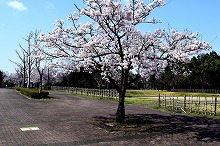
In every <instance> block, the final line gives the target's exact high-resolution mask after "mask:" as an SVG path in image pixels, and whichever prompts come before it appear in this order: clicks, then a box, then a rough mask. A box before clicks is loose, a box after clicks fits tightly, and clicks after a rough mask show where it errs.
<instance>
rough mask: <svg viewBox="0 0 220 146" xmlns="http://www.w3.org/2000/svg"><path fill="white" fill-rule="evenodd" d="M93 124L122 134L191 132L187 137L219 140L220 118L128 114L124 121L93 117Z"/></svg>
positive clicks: (201, 139)
mask: <svg viewBox="0 0 220 146" xmlns="http://www.w3.org/2000/svg"><path fill="white" fill-rule="evenodd" d="M94 120H95V125H97V126H99V127H101V128H104V129H106V130H108V131H110V132H124V134H128V133H129V134H137V133H139V134H141V133H142V134H144V133H145V134H146V133H152V134H153V133H154V134H155V133H157V134H158V135H160V134H179V133H182V134H184V133H188V132H191V133H193V134H192V135H191V136H192V137H189V139H196V140H198V141H204V142H213V141H216V142H220V120H217V119H210V118H205V117H192V116H185V115H170V116H167V115H159V114H135V115H133V114H129V115H127V116H126V120H125V123H123V124H119V123H116V122H114V121H115V120H114V116H113V115H111V116H110V117H94Z"/></svg>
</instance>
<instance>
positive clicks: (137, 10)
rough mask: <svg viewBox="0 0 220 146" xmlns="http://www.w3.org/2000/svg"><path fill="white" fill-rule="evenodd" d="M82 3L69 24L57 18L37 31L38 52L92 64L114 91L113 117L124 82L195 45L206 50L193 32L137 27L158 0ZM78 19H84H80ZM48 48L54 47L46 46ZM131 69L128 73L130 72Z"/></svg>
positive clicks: (120, 116)
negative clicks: (45, 30) (47, 27)
mask: <svg viewBox="0 0 220 146" xmlns="http://www.w3.org/2000/svg"><path fill="white" fill-rule="evenodd" d="M85 5H86V7H85V8H83V9H80V8H78V7H77V6H76V8H77V9H78V11H79V13H77V12H74V13H73V14H72V15H69V16H68V20H69V21H71V23H72V26H70V27H68V28H64V21H63V20H57V25H56V28H55V29H54V30H53V31H52V32H51V33H49V34H48V35H45V34H41V35H40V39H41V41H42V42H45V44H44V47H46V48H48V50H43V49H42V50H41V51H42V52H43V53H45V54H47V55H49V56H53V57H56V58H59V60H64V61H66V62H67V63H66V64H67V65H68V66H67V67H66V68H68V67H69V66H70V65H71V67H72V68H73V67H75V68H80V67H83V68H84V69H86V70H92V69H98V70H99V71H100V72H101V75H102V78H105V79H107V80H108V81H109V82H111V84H112V85H113V86H114V87H115V89H116V90H117V91H118V93H119V103H118V109H117V112H116V121H117V122H123V121H124V119H125V106H124V100H125V93H126V89H127V87H128V86H129V85H130V84H131V83H132V82H134V81H135V80H137V79H138V78H140V77H141V76H142V77H149V76H150V75H152V74H154V73H155V71H157V72H160V71H161V70H163V69H164V68H165V67H166V66H167V64H168V62H169V63H175V62H178V61H185V60H187V59H188V57H189V56H191V55H194V54H196V53H198V52H200V51H201V50H204V49H210V48H211V47H210V46H209V44H208V43H206V42H201V41H199V40H198V37H199V35H198V34H197V33H196V34H194V33H191V32H189V31H184V32H183V33H182V32H179V31H178V30H176V29H171V30H169V31H168V32H166V31H165V30H162V29H157V30H156V31H155V32H154V33H147V32H146V33H143V32H141V31H140V30H138V25H139V24H141V23H146V22H148V23H155V22H157V21H156V19H155V18H153V19H150V20H147V17H148V16H149V15H150V13H151V12H152V11H153V10H154V9H155V8H158V7H162V6H163V5H165V3H164V1H163V0H153V1H152V2H150V3H149V4H148V5H146V4H145V3H144V2H143V1H142V0H131V1H130V3H129V4H127V5H123V3H122V1H118V0H117V1H116V0H85ZM80 18H83V19H85V18H86V19H88V20H89V22H87V23H85V24H83V23H80ZM49 49H51V50H53V49H54V51H49ZM131 71H132V72H134V73H136V75H135V76H134V77H133V78H129V73H130V72H131Z"/></svg>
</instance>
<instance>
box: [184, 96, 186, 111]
mask: <svg viewBox="0 0 220 146" xmlns="http://www.w3.org/2000/svg"><path fill="white" fill-rule="evenodd" d="M183 109H184V110H186V95H185V96H184V101H183Z"/></svg>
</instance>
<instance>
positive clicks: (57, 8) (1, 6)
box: [0, 0, 220, 73]
mask: <svg viewBox="0 0 220 146" xmlns="http://www.w3.org/2000/svg"><path fill="white" fill-rule="evenodd" d="M124 1H126V0H124ZM145 2H146V3H148V2H149V0H145ZM165 2H166V3H167V4H166V6H164V7H163V8H160V9H156V10H155V11H154V12H153V13H152V14H151V15H150V17H149V19H150V18H152V17H155V18H157V19H159V20H160V21H162V22H163V23H161V24H157V25H152V24H145V25H141V27H140V29H141V31H143V32H145V31H150V32H152V31H153V30H155V29H156V28H158V27H160V28H168V24H169V25H170V26H171V27H172V28H177V29H179V30H184V29H189V30H190V31H192V32H199V33H200V34H202V36H203V37H202V40H203V41H207V42H210V43H211V45H212V46H213V50H214V51H216V52H217V53H220V30H219V21H220V20H219V14H220V9H219V6H220V0H210V1H208V0H169V1H168V0H165ZM74 3H75V4H77V5H78V6H79V7H82V6H83V4H82V0H63V1H61V0H19V1H16V0H0V70H2V71H8V72H10V73H13V72H15V71H14V68H15V67H16V66H15V65H14V64H13V63H11V62H10V61H9V59H11V60H14V61H19V59H18V58H17V55H16V53H15V50H20V48H19V43H20V44H21V45H23V46H24V47H25V46H26V43H25V41H24V40H23V38H25V37H26V36H27V35H28V34H29V32H30V31H34V30H36V29H38V30H41V31H42V32H44V33H47V32H50V31H51V30H52V29H53V28H54V24H55V21H56V20H57V19H63V20H65V21H66V16H67V15H69V14H71V13H72V12H73V11H75V10H76V9H75V7H74ZM216 37H217V38H216ZM213 40H214V41H213Z"/></svg>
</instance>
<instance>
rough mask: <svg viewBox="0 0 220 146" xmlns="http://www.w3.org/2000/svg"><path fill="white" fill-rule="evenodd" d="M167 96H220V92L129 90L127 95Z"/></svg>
mask: <svg viewBox="0 0 220 146" xmlns="http://www.w3.org/2000/svg"><path fill="white" fill-rule="evenodd" d="M159 94H160V95H164V94H166V95H167V96H178V97H183V96H200V97H212V96H219V95H220V94H212V93H194V92H170V91H166V90H163V91H162V90H160V91H158V90H127V93H126V96H127V97H154V96H158V95H159Z"/></svg>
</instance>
